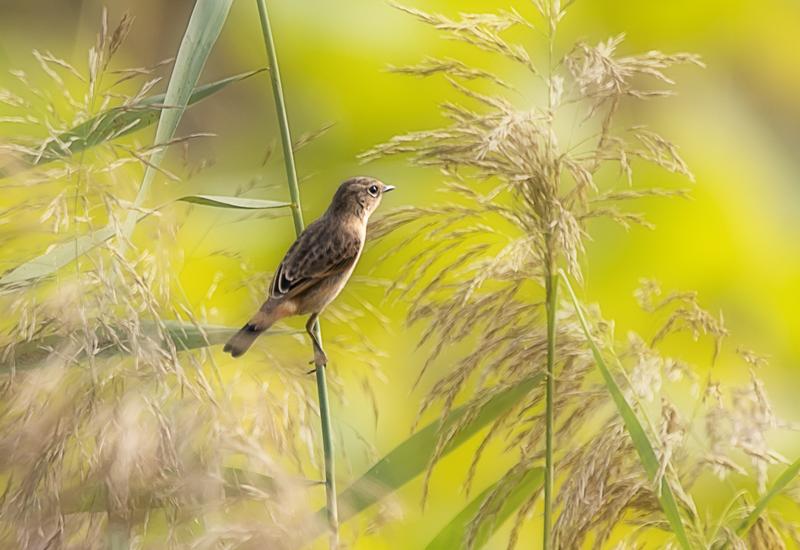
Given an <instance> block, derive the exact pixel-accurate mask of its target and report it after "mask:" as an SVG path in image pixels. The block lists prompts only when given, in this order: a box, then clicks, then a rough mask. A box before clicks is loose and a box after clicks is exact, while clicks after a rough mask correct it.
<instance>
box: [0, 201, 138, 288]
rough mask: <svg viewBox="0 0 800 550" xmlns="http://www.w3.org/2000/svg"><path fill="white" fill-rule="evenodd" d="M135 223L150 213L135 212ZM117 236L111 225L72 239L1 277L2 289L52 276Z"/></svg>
mask: <svg viewBox="0 0 800 550" xmlns="http://www.w3.org/2000/svg"><path fill="white" fill-rule="evenodd" d="M132 214H133V215H134V220H135V221H137V222H138V221H140V220H142V219H144V218H145V217H146V216H147V215H148V214H149V212H141V211H138V212H134V213H132ZM116 234H117V228H116V227H113V226H111V225H108V226H106V227H104V228H103V229H99V230H97V231H95V232H93V233H90V234H88V235H84V236H82V237H79V238H78V239H70V240H68V241H64V242H61V243H59V244H57V245H55V246H53V247H52V248H51V249H50V250H49V251H47V252H45V253H44V254H42V255H40V256H37V257H36V258H33V259H32V260H29V261H27V262H25V263H22V264H20V265H18V266H17V267H15V268H14V269H12V270H10V271H8V272H7V273H5V274H4V275H3V276H2V277H0V287H14V286H18V285H23V284H25V283H28V282H30V281H35V280H38V279H42V278H45V277H47V276H49V275H52V274H53V273H55V272H56V271H58V270H59V269H61V268H62V267H64V266H65V265H67V264H69V263H71V262H73V261H74V260H75V259H77V258H78V257H79V256H82V255H84V254H86V253H87V252H89V251H91V250H93V249H94V248H96V247H98V246H100V245H101V244H103V243H104V242H106V241H108V240H109V239H111V237H113V236H115V235H116Z"/></svg>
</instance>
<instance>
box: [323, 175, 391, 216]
mask: <svg viewBox="0 0 800 550" xmlns="http://www.w3.org/2000/svg"><path fill="white" fill-rule="evenodd" d="M392 189H394V186H392V185H386V184H385V183H383V182H382V181H380V180H378V179H376V178H370V177H366V176H358V177H355V178H350V179H349V180H347V181H345V182H343V183H342V184H341V185H340V186H339V189H337V190H336V194H335V195H334V196H333V202H332V203H331V211H333V212H336V213H340V214H351V215H355V216H358V217H359V218H361V219H364V220H366V219H367V218H369V215H370V214H372V213H373V212H374V211H375V209H376V208H378V205H379V204H380V203H381V198H382V197H383V194H384V193H388V192H389V191H391V190H392Z"/></svg>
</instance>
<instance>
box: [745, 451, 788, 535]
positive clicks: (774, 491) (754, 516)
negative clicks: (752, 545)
mask: <svg viewBox="0 0 800 550" xmlns="http://www.w3.org/2000/svg"><path fill="white" fill-rule="evenodd" d="M798 474H800V458H798V459H797V460H795V461H794V462H793V463H792V464H790V465H789V466H788V467H787V468H786V469H785V470H784V471H783V472H782V473H781V475H780V476H778V479H776V480H775V483H773V484H772V487H770V488H769V491H767V493H766V494H765V495H764V496H762V497H761V498H760V499H759V500H758V502H757V503H756V505H755V507H754V508H753V510H752V511H751V512H750V513H749V514H748V515H747V517H746V518H744V520H743V521H742V523H741V524H740V525H739V527H738V528H737V529H736V533H737V534H738V535H739V536H744V535H745V534H747V531H748V530H749V529H750V528H751V527H752V526H753V524H754V523H755V522H756V521H757V520H758V517H759V516H760V515H761V514H762V513H763V512H764V510H766V508H767V505H768V504H769V503H770V501H771V500H772V499H773V498H775V496H777V495H778V494H780V493H781V491H783V490H784V489H785V488H786V486H787V485H789V483H791V482H792V481H793V480H794V478H796V477H797V475H798Z"/></svg>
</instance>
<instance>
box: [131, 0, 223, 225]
mask: <svg viewBox="0 0 800 550" xmlns="http://www.w3.org/2000/svg"><path fill="white" fill-rule="evenodd" d="M232 2H233V0H197V3H196V4H195V5H194V10H193V11H192V16H191V18H190V19H189V24H188V26H187V27H186V32H185V33H184V35H183V40H182V41H181V45H180V48H178V55H177V57H176V59H175V66H174V67H173V68H172V75H171V76H170V79H169V84H168V85H167V93H166V94H164V104H165V105H166V106H167V107H169V108H167V109H162V110H161V112H160V115H159V117H158V127H157V128H156V137H155V144H156V145H161V144H165V143H168V142H169V141H170V140H171V139H172V137H173V136H174V135H175V130H176V129H177V128H178V122H180V119H181V116H182V115H183V112H184V111H185V110H186V106H187V105H188V104H189V99H190V98H191V95H192V91H193V90H194V88H195V86H196V85H197V81H198V80H199V78H200V72H201V71H202V70H203V67H204V66H205V64H206V60H207V59H208V55H209V54H210V53H211V49H212V48H213V47H214V43H215V42H216V41H217V38H218V37H219V33H220V31H222V26H223V24H224V23H225V20H226V19H227V17H228V11H230V8H231V3H232ZM165 153H166V150H165V149H164V148H163V147H161V148H158V149H156V151H155V152H154V153H153V155H152V156H151V157H150V159H149V160H150V161H149V163H148V165H147V167H146V168H145V172H144V177H143V178H142V183H141V186H140V187H139V192H138V194H137V195H136V200H135V201H134V207H138V206H141V204H142V203H143V202H144V199H145V198H146V197H147V195H148V193H149V191H150V185H151V184H152V182H153V178H154V177H155V174H156V171H157V170H158V167H159V166H160V165H161V162H162V160H163V159H164V154H165ZM136 221H137V219H136V213H135V211H131V212H130V213H129V214H128V217H127V219H126V220H125V226H124V234H125V235H126V236H130V234H131V233H132V232H133V228H134V225H135V224H136Z"/></svg>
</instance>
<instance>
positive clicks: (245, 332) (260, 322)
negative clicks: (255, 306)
mask: <svg viewBox="0 0 800 550" xmlns="http://www.w3.org/2000/svg"><path fill="white" fill-rule="evenodd" d="M274 322H275V319H273V318H272V316H271V315H269V314H268V313H266V312H265V311H259V312H258V313H256V314H255V315H253V318H252V319H250V321H248V322H247V324H246V325H245V326H243V327H242V328H241V329H240V330H239V332H237V333H236V334H234V335H233V336H231V339H230V340H228V343H226V344H225V347H224V348H222V351H224V352H225V353H230V354H231V355H232V356H233V357H239V356H241V355H243V354H244V352H246V351H247V350H248V349H250V346H252V345H253V342H255V341H256V338H258V337H259V335H260V334H261V333H262V332H264V331H265V330H267V329H268V328H269V327H270V326H272V323H274Z"/></svg>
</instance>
